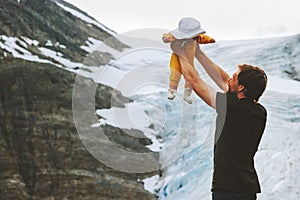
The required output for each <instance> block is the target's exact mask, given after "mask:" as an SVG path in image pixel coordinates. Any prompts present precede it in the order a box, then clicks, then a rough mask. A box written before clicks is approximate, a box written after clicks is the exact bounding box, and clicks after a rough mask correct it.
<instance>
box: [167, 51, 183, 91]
mask: <svg viewBox="0 0 300 200" xmlns="http://www.w3.org/2000/svg"><path fill="white" fill-rule="evenodd" d="M170 72H171V73H170V84H169V89H171V90H175V91H176V90H177V88H178V83H179V81H180V78H181V66H180V63H179V58H178V56H177V55H176V54H174V53H172V56H171V60H170Z"/></svg>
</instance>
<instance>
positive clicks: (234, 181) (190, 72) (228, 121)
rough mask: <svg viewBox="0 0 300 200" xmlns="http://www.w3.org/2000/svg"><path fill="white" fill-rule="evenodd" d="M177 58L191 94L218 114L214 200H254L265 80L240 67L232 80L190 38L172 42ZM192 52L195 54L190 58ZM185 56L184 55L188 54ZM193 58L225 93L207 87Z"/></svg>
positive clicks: (257, 70)
mask: <svg viewBox="0 0 300 200" xmlns="http://www.w3.org/2000/svg"><path fill="white" fill-rule="evenodd" d="M171 48H172V50H173V51H174V52H175V53H176V54H177V55H178V56H179V59H180V63H181V66H182V74H183V76H184V77H185V79H186V80H187V81H188V82H189V84H190V85H191V86H192V89H193V90H194V91H195V93H196V94H197V95H198V96H199V97H200V98H201V99H202V100H203V101H204V102H205V103H207V104H208V105H209V106H211V107H213V108H215V109H216V112H217V114H218V115H217V121H216V123H217V124H216V133H215V134H216V135H215V145H214V172H213V180H212V199H213V200H254V199H256V193H259V192H260V185H259V181H258V177H257V174H256V171H255V168H254V155H255V153H256V151H257V148H258V145H259V142H260V140H261V137H262V134H263V132H264V129H265V124H266V117H267V112H266V109H265V108H264V107H263V106H262V105H261V104H259V103H258V100H259V97H260V96H261V95H262V94H263V92H264V90H265V88H266V83H267V76H266V74H265V73H264V71H263V70H262V69H260V68H258V67H255V66H251V65H247V64H244V65H239V66H238V70H237V72H235V73H234V74H233V76H232V77H231V78H230V77H229V75H228V74H227V73H226V72H225V71H224V70H222V69H221V68H220V67H219V66H218V65H216V64H215V63H214V62H213V61H211V60H210V59H209V58H208V57H207V56H206V55H205V54H204V53H203V51H202V50H201V49H200V48H199V45H198V44H196V41H195V40H193V39H187V40H181V41H175V42H173V43H171ZM191 49H193V51H194V53H195V54H193V53H191ZM186 52H188V53H186ZM194 55H195V57H196V59H197V60H198V61H199V62H200V63H201V65H202V66H203V67H204V69H205V71H206V72H207V73H208V75H209V76H210V77H211V78H212V79H213V80H214V82H216V84H217V85H218V86H219V87H220V88H221V89H222V90H223V92H216V90H215V89H214V88H212V87H211V86H209V85H208V84H207V83H205V82H204V81H203V80H202V79H201V78H200V76H199V74H198V73H197V71H196V69H195V68H194V67H193V65H192V63H193V58H194Z"/></svg>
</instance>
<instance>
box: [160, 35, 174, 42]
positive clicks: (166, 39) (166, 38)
mask: <svg viewBox="0 0 300 200" xmlns="http://www.w3.org/2000/svg"><path fill="white" fill-rule="evenodd" d="M162 40H163V42H164V43H170V42H173V41H174V40H175V38H174V36H173V35H172V34H170V33H165V34H163V37H162Z"/></svg>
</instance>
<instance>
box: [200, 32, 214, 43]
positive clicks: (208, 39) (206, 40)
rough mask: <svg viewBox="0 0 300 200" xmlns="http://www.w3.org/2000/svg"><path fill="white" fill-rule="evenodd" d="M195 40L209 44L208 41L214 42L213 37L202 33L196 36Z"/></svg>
mask: <svg viewBox="0 0 300 200" xmlns="http://www.w3.org/2000/svg"><path fill="white" fill-rule="evenodd" d="M197 42H198V43H199V44H209V43H215V42H216V41H215V39H213V38H211V37H209V36H208V35H204V34H201V35H199V36H198V37H197Z"/></svg>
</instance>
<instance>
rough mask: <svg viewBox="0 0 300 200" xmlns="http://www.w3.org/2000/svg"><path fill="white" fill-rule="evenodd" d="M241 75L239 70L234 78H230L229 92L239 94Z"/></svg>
mask: <svg viewBox="0 0 300 200" xmlns="http://www.w3.org/2000/svg"><path fill="white" fill-rule="evenodd" d="M239 73H240V70H238V71H237V72H235V73H234V74H233V75H232V78H230V79H229V80H228V88H229V92H230V93H233V94H236V93H238V89H239V81H238V74H239Z"/></svg>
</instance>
